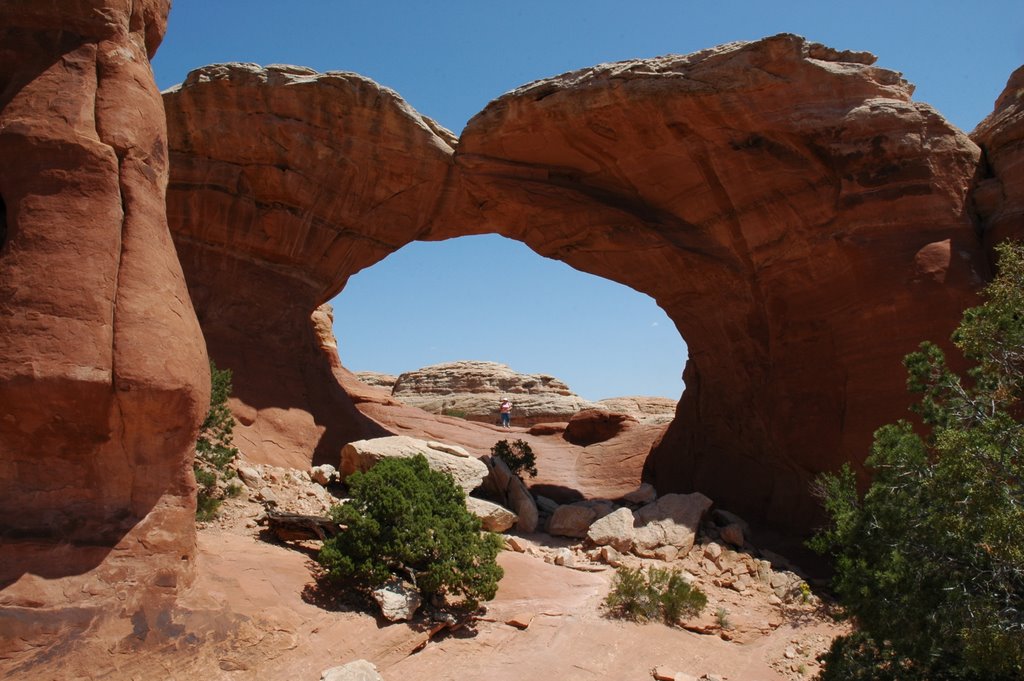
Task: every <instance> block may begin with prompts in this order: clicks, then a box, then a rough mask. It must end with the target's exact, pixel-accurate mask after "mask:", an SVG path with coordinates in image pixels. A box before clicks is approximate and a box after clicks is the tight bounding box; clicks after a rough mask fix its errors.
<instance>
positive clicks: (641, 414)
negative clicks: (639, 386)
mask: <svg viewBox="0 0 1024 681" xmlns="http://www.w3.org/2000/svg"><path fill="white" fill-rule="evenodd" d="M678 403H679V400H678V399H672V398H669V397H639V396H632V397H610V398H608V399H604V400H598V401H597V404H598V405H600V406H601V407H603V408H605V409H607V410H608V411H611V412H615V413H617V414H629V415H630V416H632V417H634V418H636V419H637V420H638V421H640V422H641V423H669V422H670V421H671V420H672V419H674V418H675V416H676V406H677V405H678Z"/></svg>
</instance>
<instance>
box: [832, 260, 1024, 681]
mask: <svg viewBox="0 0 1024 681" xmlns="http://www.w3.org/2000/svg"><path fill="white" fill-rule="evenodd" d="M998 250H999V255H1000V258H999V266H1000V271H999V274H998V276H997V277H996V278H995V279H994V280H993V281H992V283H991V284H989V285H988V286H987V287H986V289H985V291H984V297H985V302H984V304H983V305H981V306H979V307H976V308H972V309H970V310H967V311H966V312H965V313H964V318H963V321H962V322H961V324H960V326H959V327H958V328H957V330H956V332H955V333H954V334H953V343H954V345H956V346H957V347H958V348H959V349H960V350H961V351H962V352H963V354H964V356H965V357H966V359H967V360H968V362H969V363H971V364H973V367H972V368H971V369H969V370H968V371H967V372H966V374H965V375H964V376H961V375H960V374H959V373H957V372H955V371H953V370H951V369H950V368H949V367H948V366H947V364H946V361H945V355H944V353H943V352H942V350H940V349H939V348H938V347H937V346H935V345H933V344H931V343H923V344H922V345H921V348H920V350H919V351H918V352H914V353H911V354H909V355H907V357H906V359H905V361H904V364H905V365H906V367H907V369H908V373H909V379H908V381H907V385H908V388H909V389H910V390H911V392H913V393H917V394H919V395H921V399H920V401H919V402H918V403H917V404H916V405H915V407H914V410H915V411H916V412H917V413H918V414H919V415H920V416H921V420H922V422H923V426H924V427H923V428H915V427H913V426H912V425H911V424H909V423H907V422H903V421H901V422H899V423H896V424H892V425H887V426H884V427H882V428H880V429H879V430H878V431H877V432H876V433H875V439H874V445H873V447H872V451H871V455H870V456H869V457H868V459H867V461H866V463H867V465H868V467H869V468H870V469H871V470H872V472H873V475H874V478H873V481H872V483H871V485H870V487H869V488H868V489H867V491H866V493H865V494H864V495H863V496H861V495H859V494H858V492H857V486H856V479H855V475H854V473H853V472H852V471H851V469H850V468H849V467H844V468H843V469H842V470H841V471H839V472H838V473H837V474H832V475H826V476H823V477H822V478H821V479H820V480H819V485H820V491H821V493H822V497H823V499H824V504H825V509H826V511H827V513H828V516H829V523H828V525H827V526H826V527H825V528H824V529H822V530H821V531H820V532H819V533H818V534H817V535H816V536H815V537H814V539H813V540H812V547H814V548H816V549H817V550H819V551H821V552H823V553H826V554H829V555H831V556H832V558H833V560H834V564H835V577H834V579H833V586H834V588H835V590H836V592H837V594H838V595H839V597H840V600H841V602H842V604H843V606H844V609H845V611H846V612H847V614H849V615H850V616H852V617H853V618H855V621H856V623H857V626H858V627H859V632H858V633H857V634H855V635H854V636H851V637H846V638H842V639H840V640H838V641H837V642H836V643H835V645H834V646H833V648H832V651H831V652H830V653H829V657H828V659H827V661H826V665H825V669H824V671H823V673H822V678H823V679H829V680H832V679H849V678H900V679H921V680H923V679H930V680H944V679H959V680H966V679H986V680H990V681H997V680H1002V679H1007V680H1008V679H1021V678H1024V615H1022V613H1024V427H1022V423H1021V418H1022V415H1024V399H1022V398H1024V249H1022V248H1021V247H1020V246H1011V245H1003V246H1001V247H999V249H998ZM864 670H868V671H864ZM872 670H874V672H875V673H876V675H875V676H872V675H871V671H872ZM893 670H896V672H898V673H895V672H893ZM891 672H893V673H891ZM858 674H860V675H859V676H858ZM886 674H888V676H886Z"/></svg>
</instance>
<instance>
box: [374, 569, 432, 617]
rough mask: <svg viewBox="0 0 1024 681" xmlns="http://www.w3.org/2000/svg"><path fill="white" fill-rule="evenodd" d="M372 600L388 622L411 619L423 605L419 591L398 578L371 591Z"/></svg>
mask: <svg viewBox="0 0 1024 681" xmlns="http://www.w3.org/2000/svg"><path fill="white" fill-rule="evenodd" d="M371 595H372V596H373V600H375V601H377V605H379V606H380V613H381V615H383V617H384V619H386V620H387V621H389V622H403V621H406V620H411V619H412V618H413V615H415V614H416V611H417V610H419V607H420V606H421V605H423V598H422V597H421V596H420V593H419V592H418V591H417V590H416V589H415V588H413V587H412V586H411V585H409V584H406V583H405V582H403V581H401V580H400V579H393V580H391V581H389V582H388V583H387V584H385V585H384V586H382V587H380V588H379V589H375V590H374V591H373V592H371Z"/></svg>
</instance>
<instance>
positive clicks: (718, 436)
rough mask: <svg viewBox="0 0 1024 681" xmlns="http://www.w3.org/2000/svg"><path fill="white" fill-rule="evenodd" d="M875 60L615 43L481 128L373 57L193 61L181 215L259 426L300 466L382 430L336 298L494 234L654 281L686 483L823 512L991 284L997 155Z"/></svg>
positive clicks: (663, 479)
mask: <svg viewBox="0 0 1024 681" xmlns="http://www.w3.org/2000/svg"><path fill="white" fill-rule="evenodd" d="M872 62H873V57H871V56H870V55H865V54H861V53H848V52H846V53H839V52H836V51H834V50H830V49H828V48H825V47H823V46H820V45H815V44H809V43H807V42H805V41H804V40H803V39H801V38H798V37H796V36H789V35H782V36H776V37H774V38H768V39H765V40H761V41H758V42H755V43H747V44H733V45H727V46H723V47H720V48H715V49H712V50H707V51H705V52H701V53H697V54H694V55H689V56H684V57H665V58H660V59H652V60H643V61H636V62H626V63H621V64H612V65H604V66H598V67H593V68H591V69H584V70H582V71H578V72H573V73H569V74H565V75H563V76H559V77H556V78H553V79H549V80H545V81H539V82H537V83H533V84H530V85H527V86H524V87H523V88H520V89H519V90H516V91H514V92H511V93H509V94H507V95H504V96H503V97H501V98H499V99H497V100H495V101H494V102H492V103H491V104H490V105H489V106H488V107H487V108H485V109H484V111H483V112H481V113H480V114H479V115H477V116H476V117H475V118H474V119H473V120H472V121H470V123H469V125H468V126H467V128H466V130H465V131H464V132H463V134H462V136H461V138H460V139H459V140H456V139H454V138H453V137H452V136H451V135H450V134H449V133H447V132H446V131H443V130H441V129H440V128H439V127H438V126H436V125H435V124H433V123H432V122H431V121H429V120H427V119H425V118H423V117H421V116H420V115H418V114H417V113H416V112H414V111H413V110H411V109H410V108H409V107H408V105H406V104H405V103H404V102H403V101H402V100H401V99H400V98H398V97H397V95H395V94H394V93H392V92H390V91H388V90H385V89H383V88H380V87H379V86H377V85H376V84H374V83H372V82H370V81H368V80H366V79H363V78H360V77H358V76H355V75H353V74H322V75H318V74H315V73H314V72H312V71H309V70H305V69H298V68H295V67H269V68H267V69H260V68H258V67H255V66H246V65H222V66H214V67H206V68H204V69H200V70H199V71H197V72H194V73H192V74H190V76H189V78H188V79H187V80H186V82H185V83H184V85H183V86H182V87H180V88H179V89H176V90H174V91H172V92H169V93H168V94H167V95H166V96H165V105H166V108H167V111H168V121H169V132H170V139H171V152H172V178H171V186H170V190H169V201H168V217H169V221H170V224H171V226H172V230H173V231H174V232H175V235H176V236H175V238H176V242H177V245H178V249H179V254H180V256H181V258H182V263H183V267H184V269H185V271H186V275H187V277H188V279H189V284H190V291H191V293H192V297H193V300H194V302H195V304H196V308H197V312H198V314H199V317H200V320H201V323H202V324H203V327H204V332H205V333H206V336H207V340H208V343H209V345H210V350H211V354H212V355H213V356H214V357H216V358H218V359H219V360H222V361H223V362H224V363H226V364H227V365H228V366H233V368H237V369H239V370H238V371H236V385H237V386H238V387H239V388H240V389H241V391H242V392H243V401H245V402H246V403H247V404H249V405H255V407H256V412H255V413H252V414H250V415H249V416H246V414H244V413H243V414H242V417H243V419H244V420H248V421H249V423H251V425H252V432H251V433H250V437H251V438H252V439H253V440H254V442H253V444H254V445H255V446H256V447H257V448H259V447H261V446H262V447H264V448H265V449H267V450H268V451H269V450H270V449H273V450H274V451H275V453H274V454H272V456H274V457H279V460H281V459H283V460H285V461H288V462H290V463H297V461H289V457H291V458H293V459H298V458H301V457H303V456H306V457H308V452H309V451H310V450H312V449H313V448H314V447H316V448H317V449H316V451H317V452H318V453H321V454H322V455H324V456H326V455H328V454H330V453H333V452H336V451H337V448H338V447H337V446H338V444H339V443H340V442H341V441H343V440H345V439H354V438H355V437H363V436H365V435H366V433H368V432H377V431H379V430H380V429H381V425H380V424H377V423H374V422H372V421H371V420H370V419H367V418H365V417H362V416H361V415H359V414H358V412H357V411H356V410H355V409H354V407H353V399H352V398H351V396H348V395H346V394H345V393H344V391H343V390H341V389H340V388H339V384H338V382H337V381H336V380H334V379H333V378H332V377H331V376H330V375H329V374H328V371H329V370H330V369H331V367H329V366H328V365H327V364H326V362H325V360H324V358H323V356H322V355H320V354H319V350H318V348H317V347H316V344H315V342H312V340H313V338H312V334H311V332H310V331H309V324H308V322H307V319H308V317H309V314H310V312H311V311H312V310H313V308H314V307H315V306H316V305H317V304H318V303H319V302H322V301H324V300H326V299H327V298H329V297H330V296H332V295H333V294H334V293H336V292H337V291H338V290H340V289H341V288H342V287H343V286H344V282H345V280H346V279H347V277H348V276H349V275H351V274H352V273H354V272H355V271H358V270H359V269H360V268H362V267H366V266H369V265H371V264H372V263H373V262H376V261H377V260H379V259H381V258H382V257H384V256H385V255H387V253H389V252H391V251H392V250H395V249H397V248H399V247H401V246H402V245H404V244H405V243H407V242H409V241H411V240H414V239H428V240H429V239H442V238H449V237H453V236H459V235H466V234H474V233H485V232H495V233H499V234H502V235H504V236H507V237H510V238H514V239H518V240H520V241H523V242H524V243H526V244H527V245H529V246H530V247H531V248H533V249H534V250H536V251H537V252H539V253H541V254H542V255H546V256H549V257H554V258H558V259H561V260H564V261H565V262H567V263H569V264H570V265H572V266H574V267H576V268H578V269H581V270H584V271H587V272H590V273H592V274H596V275H599V276H604V277H607V278H610V279H613V280H615V281H618V282H620V283H623V284H626V285H629V286H632V287H633V288H635V289H637V290H639V291H642V292H644V293H647V294H648V295H651V296H652V297H653V298H654V299H655V300H656V301H657V302H658V303H659V305H661V306H662V307H663V308H664V309H665V310H666V312H667V313H668V314H669V316H670V317H671V318H672V319H673V321H674V322H675V323H676V325H677V327H678V328H679V330H680V331H681V332H682V334H683V335H684V337H685V338H686V341H687V343H688V345H689V349H690V358H691V359H690V362H689V364H688V368H687V370H686V379H687V391H686V393H685V395H684V399H683V401H682V403H681V404H680V407H679V410H678V415H677V418H676V421H675V423H674V424H673V426H672V428H671V429H670V431H669V433H668V434H667V435H666V437H665V438H664V439H663V441H662V442H661V443H660V445H659V446H658V447H656V449H655V451H654V452H653V453H652V456H651V458H650V460H649V462H648V467H647V472H648V475H649V477H651V478H652V479H653V480H654V482H655V484H656V485H657V486H658V487H659V489H660V490H661V491H671V490H678V489H687V490H688V489H700V490H701V491H704V492H706V493H708V494H709V495H710V496H712V498H715V499H717V500H719V501H721V502H722V503H724V504H725V505H727V506H729V507H731V508H735V509H737V510H740V511H743V512H746V513H748V514H750V515H751V516H755V517H757V516H760V517H767V518H769V519H771V520H774V521H776V522H781V523H785V524H789V525H796V526H800V525H805V524H806V523H807V522H808V519H809V517H810V515H809V514H808V513H807V511H808V510H809V508H810V503H811V502H810V498H809V492H808V486H807V483H808V482H809V480H810V477H811V476H812V475H813V473H814V472H816V471H818V470H823V469H827V468H833V467H834V466H836V465H837V464H838V463H839V462H840V461H843V460H853V461H855V462H858V461H860V460H862V459H863V457H864V455H865V454H866V452H867V448H868V444H869V442H870V435H871V432H872V431H873V430H874V428H876V427H877V426H878V425H880V424H881V423H883V422H885V421H887V420H891V419H893V418H897V417H900V416H902V415H903V414H904V411H905V406H906V404H907V401H908V398H907V396H906V392H905V389H904V386H903V376H902V372H901V371H900V365H899V361H900V358H901V357H902V355H903V354H905V353H906V352H907V351H909V350H910V349H912V348H913V347H914V346H915V345H916V344H917V343H918V342H919V341H920V340H922V339H924V338H933V339H943V338H945V337H946V336H948V333H949V331H950V330H951V329H952V328H953V326H954V324H955V320H956V319H957V317H958V316H959V313H960V311H961V310H962V309H963V307H965V306H966V305H967V304H968V303H969V301H970V300H971V296H972V295H973V294H972V291H973V289H974V287H975V285H976V283H977V281H978V278H977V276H976V275H975V273H974V270H973V267H974V266H975V264H976V262H978V257H977V256H978V253H979V246H978V243H977V239H976V237H975V233H974V230H973V225H972V219H971V216H970V215H969V213H968V211H967V210H966V208H965V199H966V196H967V192H968V189H969V187H970V185H971V182H972V178H973V175H974V173H975V171H976V168H977V164H978V159H979V151H978V149H977V147H976V146H975V145H974V144H973V143H972V142H971V141H970V140H969V139H967V137H966V136H964V135H963V134H962V133H960V132H959V131H957V130H956V129H955V128H953V127H952V126H951V125H949V124H948V123H946V122H945V121H944V120H943V119H942V118H941V116H939V115H938V114H937V113H936V112H935V111H934V110H933V109H931V108H930V107H929V106H927V105H923V104H918V103H914V102H911V101H910V95H911V91H912V88H911V86H909V85H908V84H907V83H906V82H905V81H903V80H902V79H901V78H900V77H899V75H898V74H896V73H893V72H891V71H887V70H884V69H879V68H876V67H874V66H872V65H871V63H872ZM334 370H335V371H337V367H335V368H334ZM284 407H289V408H291V411H290V412H287V413H286V412H285V410H284ZM281 451H283V452H284V455H283V456H282V454H281V453H280V452H281ZM304 452H305V453H304ZM267 455H268V456H271V454H269V453H268V454H267Z"/></svg>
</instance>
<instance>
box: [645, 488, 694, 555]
mask: <svg viewBox="0 0 1024 681" xmlns="http://www.w3.org/2000/svg"><path fill="white" fill-rule="evenodd" d="M709 508H711V500H710V499H708V498H707V497H706V496H704V495H703V494H701V493H700V492H694V493H692V494H666V495H665V496H663V497H661V498H659V499H658V500H657V501H655V502H653V503H650V504H647V505H646V506H644V507H643V508H641V509H640V510H639V511H637V512H636V525H637V528H636V534H635V535H634V538H633V545H634V548H635V549H638V553H639V551H653V550H654V549H656V548H657V547H659V546H675V547H677V548H678V549H679V550H680V551H681V552H684V553H685V552H687V551H689V550H690V549H691V548H693V543H694V541H695V540H696V538H697V528H698V527H699V526H700V521H701V519H702V518H703V517H704V514H705V513H707V510H708V509H709ZM641 555H643V554H641Z"/></svg>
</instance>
